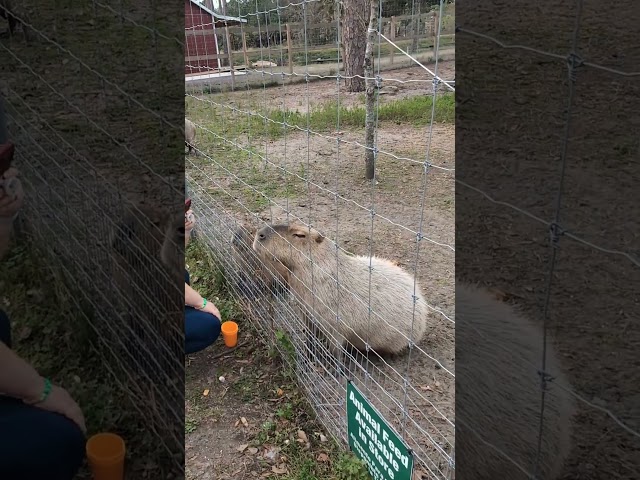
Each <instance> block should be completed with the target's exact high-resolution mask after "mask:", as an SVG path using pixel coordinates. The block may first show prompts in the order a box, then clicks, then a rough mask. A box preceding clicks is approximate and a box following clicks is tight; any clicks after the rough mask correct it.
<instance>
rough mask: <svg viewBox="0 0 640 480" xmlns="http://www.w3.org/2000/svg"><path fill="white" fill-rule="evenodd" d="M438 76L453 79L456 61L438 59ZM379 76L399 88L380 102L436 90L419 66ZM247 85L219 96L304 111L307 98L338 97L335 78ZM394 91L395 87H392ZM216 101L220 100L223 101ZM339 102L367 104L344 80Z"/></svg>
mask: <svg viewBox="0 0 640 480" xmlns="http://www.w3.org/2000/svg"><path fill="white" fill-rule="evenodd" d="M448 51H449V54H450V55H452V56H453V53H452V52H453V51H454V49H449V50H448ZM426 66H427V68H429V69H430V70H431V71H434V64H432V63H431V64H427V65H426ZM438 76H439V77H440V78H441V79H443V80H445V81H451V80H454V78H455V60H445V61H441V62H439V63H438ZM380 77H381V78H382V83H381V87H382V88H383V89H384V87H388V86H391V87H397V88H398V91H397V92H395V93H392V94H387V95H385V96H384V97H383V98H382V99H381V102H385V101H390V100H399V99H401V98H407V97H413V96H416V95H430V94H431V92H432V89H433V86H432V80H431V75H429V74H428V73H427V72H426V71H425V70H424V69H423V68H421V67H419V66H412V67H407V68H401V69H395V70H385V71H382V72H380ZM245 88H246V87H244V88H243V85H242V83H241V82H239V86H238V91H237V92H235V93H225V94H221V96H220V97H218V98H223V99H224V102H223V103H224V104H226V105H228V106H229V107H231V106H235V107H236V108H242V106H243V105H245V106H246V105H254V106H257V107H264V106H268V107H269V108H278V109H286V110H299V111H301V112H306V109H307V99H308V101H309V107H310V108H311V109H313V107H315V106H317V105H321V104H323V103H326V102H328V101H336V99H338V92H337V88H336V79H335V78H333V79H327V80H318V81H311V82H309V83H308V84H305V83H293V84H285V85H284V86H282V85H280V86H276V87H267V88H255V89H251V90H245ZM392 90H395V89H394V88H392ZM438 91H439V92H445V91H447V90H446V87H443V86H442V85H441V86H440V87H439V90H438ZM195 95H197V93H196V94H195ZM217 101H218V102H219V101H220V100H217ZM339 101H340V104H341V105H342V106H344V107H353V106H354V105H359V106H362V105H364V94H362V93H349V92H346V91H345V89H344V82H342V83H341V89H340V98H339Z"/></svg>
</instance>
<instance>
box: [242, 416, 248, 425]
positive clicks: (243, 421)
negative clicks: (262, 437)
mask: <svg viewBox="0 0 640 480" xmlns="http://www.w3.org/2000/svg"><path fill="white" fill-rule="evenodd" d="M240 421H241V422H242V425H244V426H245V427H248V426H249V423H248V422H247V419H246V418H244V417H240Z"/></svg>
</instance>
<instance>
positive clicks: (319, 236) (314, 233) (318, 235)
mask: <svg viewBox="0 0 640 480" xmlns="http://www.w3.org/2000/svg"><path fill="white" fill-rule="evenodd" d="M311 238H313V241H314V242H316V243H322V242H324V235H322V234H321V233H320V232H319V231H318V230H316V229H314V228H312V229H311Z"/></svg>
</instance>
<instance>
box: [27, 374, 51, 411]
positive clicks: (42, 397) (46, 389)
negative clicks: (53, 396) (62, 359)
mask: <svg viewBox="0 0 640 480" xmlns="http://www.w3.org/2000/svg"><path fill="white" fill-rule="evenodd" d="M43 380H44V390H43V391H42V394H40V398H38V400H36V401H35V402H33V403H31V405H37V404H39V403H42V402H44V401H45V400H46V399H47V398H49V394H50V393H51V388H52V385H51V380H49V379H48V378H44V379H43Z"/></svg>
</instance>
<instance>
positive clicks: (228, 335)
mask: <svg viewBox="0 0 640 480" xmlns="http://www.w3.org/2000/svg"><path fill="white" fill-rule="evenodd" d="M221 330H222V338H223V340H224V344H225V345H226V346H227V347H229V348H233V347H235V346H236V345H237V344H238V324H237V323H236V322H224V323H223V324H222V325H221Z"/></svg>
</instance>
